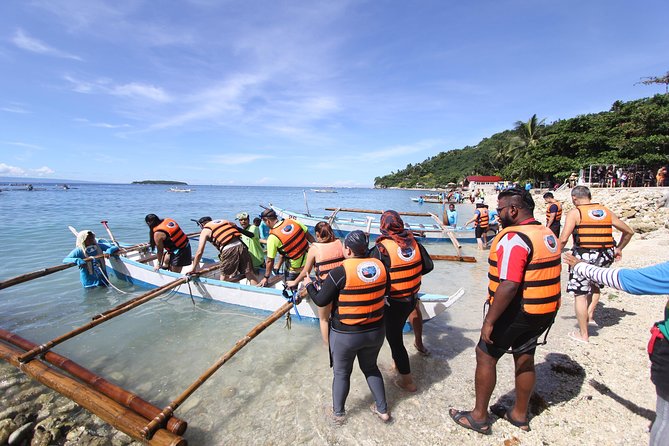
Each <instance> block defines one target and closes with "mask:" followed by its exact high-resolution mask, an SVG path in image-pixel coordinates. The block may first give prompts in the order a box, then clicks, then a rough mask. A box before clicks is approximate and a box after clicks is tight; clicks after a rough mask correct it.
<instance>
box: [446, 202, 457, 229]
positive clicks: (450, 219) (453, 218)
mask: <svg viewBox="0 0 669 446" xmlns="http://www.w3.org/2000/svg"><path fill="white" fill-rule="evenodd" d="M446 220H447V222H446V223H447V224H448V226H457V225H458V211H456V210H455V205H454V204H453V203H451V204H449V205H448V210H447V211H446Z"/></svg>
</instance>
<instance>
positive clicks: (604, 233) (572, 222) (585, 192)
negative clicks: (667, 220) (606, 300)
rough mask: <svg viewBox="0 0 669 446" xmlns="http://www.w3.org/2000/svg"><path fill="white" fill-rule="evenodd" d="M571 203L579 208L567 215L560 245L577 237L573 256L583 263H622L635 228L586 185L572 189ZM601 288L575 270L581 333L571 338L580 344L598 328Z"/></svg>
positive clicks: (572, 280)
mask: <svg viewBox="0 0 669 446" xmlns="http://www.w3.org/2000/svg"><path fill="white" fill-rule="evenodd" d="M571 200H572V202H573V203H574V206H576V208H575V209H572V210H571V211H569V213H567V218H566V219H565V223H564V231H563V232H562V235H561V236H560V246H561V247H564V246H565V245H566V244H567V242H568V241H569V237H571V236H572V235H573V236H574V237H573V238H574V243H573V246H572V254H573V255H574V256H576V257H577V258H578V259H579V260H583V261H585V262H587V263H590V264H591V265H596V266H601V267H605V268H606V267H609V266H611V264H612V263H613V261H614V260H620V258H621V257H622V252H623V248H625V246H627V244H628V243H629V242H630V240H631V239H632V235H634V231H633V230H632V228H630V227H629V226H627V225H626V224H625V223H624V222H622V221H621V220H620V219H619V218H618V217H617V216H616V215H615V214H614V213H613V212H611V210H610V209H608V208H607V207H606V206H602V205H601V204H598V203H592V201H591V200H592V195H591V194H590V189H588V188H587V187H586V186H576V187H574V188H573V189H572V190H571ZM613 228H616V229H617V230H619V231H620V232H622V235H621V236H620V240H619V241H618V243H616V241H615V240H614V239H613ZM599 287H600V285H599V284H598V283H597V282H593V281H591V280H589V279H587V278H585V277H582V276H580V275H579V274H578V273H575V272H574V271H571V272H570V274H569V283H568V284H567V292H569V293H571V294H573V295H574V309H575V312H576V319H577V321H578V329H579V331H578V332H571V333H569V337H570V338H572V339H574V340H576V341H579V342H588V339H589V335H588V325H595V326H596V325H597V323H596V322H595V320H594V315H595V308H596V307H597V303H598V302H599Z"/></svg>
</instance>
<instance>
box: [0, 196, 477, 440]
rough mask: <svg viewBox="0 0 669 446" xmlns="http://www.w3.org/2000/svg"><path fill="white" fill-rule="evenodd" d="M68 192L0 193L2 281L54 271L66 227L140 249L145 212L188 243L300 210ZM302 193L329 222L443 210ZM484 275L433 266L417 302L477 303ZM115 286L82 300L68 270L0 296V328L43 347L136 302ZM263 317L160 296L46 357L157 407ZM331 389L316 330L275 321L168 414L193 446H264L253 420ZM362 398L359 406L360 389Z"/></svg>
mask: <svg viewBox="0 0 669 446" xmlns="http://www.w3.org/2000/svg"><path fill="white" fill-rule="evenodd" d="M75 187H76V188H73V189H70V190H59V189H56V188H53V187H46V190H40V191H33V192H27V191H12V192H2V193H0V259H2V261H1V262H0V280H5V279H8V278H10V277H13V276H16V275H19V274H22V273H25V272H28V271H33V270H36V269H40V268H44V267H47V266H53V265H57V264H60V262H61V260H62V258H63V257H64V256H65V255H66V254H67V253H69V251H70V250H71V249H72V248H73V247H74V236H73V235H72V234H71V233H70V231H69V230H68V225H72V226H74V227H75V228H77V229H78V230H82V229H92V230H93V231H94V232H96V234H97V235H98V236H103V237H106V236H107V235H106V232H105V230H104V228H103V226H102V225H101V224H100V221H101V220H107V221H108V222H109V226H110V228H111V229H112V231H113V233H114V235H115V236H116V238H117V239H118V240H120V241H122V242H127V243H139V242H145V241H147V238H148V228H147V226H146V225H145V224H144V216H145V215H146V214H147V213H155V214H157V215H158V216H160V217H171V218H174V219H175V220H177V221H178V222H179V223H180V224H181V225H182V226H183V227H184V229H185V230H186V231H187V232H194V231H196V230H197V229H198V228H197V226H196V225H195V223H193V222H191V221H190V219H197V218H200V217H202V216H204V215H209V216H211V217H213V218H225V219H230V220H232V219H233V218H234V216H235V214H236V213H238V212H240V211H246V212H249V213H250V214H251V215H252V216H255V215H257V214H259V213H260V211H261V210H262V209H261V208H260V207H259V204H267V203H268V202H271V203H273V204H276V205H277V206H280V207H282V208H286V209H291V210H296V211H304V210H305V199H304V194H303V189H301V188H277V187H228V186H191V188H193V189H194V191H193V192H192V193H170V192H167V189H168V186H157V185H90V184H82V185H76V186H75ZM306 193H307V198H308V206H309V209H310V211H311V213H312V214H314V215H326V214H328V212H326V211H325V210H324V208H326V207H355V208H366V209H392V208H394V209H397V210H403V211H414V212H426V211H431V212H436V213H439V212H440V209H441V206H439V205H430V204H423V205H419V204H417V203H414V202H412V201H411V200H410V197H412V196H416V195H418V192H416V191H401V190H373V189H338V193H337V194H318V193H313V192H312V191H310V190H307V192H306ZM458 209H459V213H460V224H462V223H464V222H465V221H466V219H467V218H469V217H470V216H471V215H472V210H471V206H460V207H459V208H458ZM428 250H429V251H430V252H432V253H453V252H454V251H453V250H452V247H451V246H448V245H447V244H443V243H442V244H439V245H435V246H433V247H430V246H429V245H428ZM468 250H469V251H468V252H465V254H466V255H477V254H476V253H475V252H473V247H468ZM479 257H480V256H479ZM445 263H448V265H445ZM482 265H483V264H482V262H479V263H478V264H474V265H472V264H457V263H452V262H441V264H439V265H438V267H437V269H435V272H434V273H432V274H430V275H429V276H427V277H426V280H425V285H424V291H426V292H434V293H441V294H449V293H451V292H453V291H455V290H456V289H457V288H459V287H460V286H465V287H466V288H467V290H468V292H471V291H472V290H474V291H476V292H481V293H482V289H481V290H478V288H482V287H483V285H481V284H478V285H476V284H474V285H473V288H472V284H471V283H470V282H471V280H470V278H471V277H472V274H477V275H478V274H481V273H482V271H483V270H482V268H484V267H483V266H482ZM115 283H116V284H117V286H119V287H120V288H121V289H122V290H123V291H125V292H126V293H129V294H120V293H118V292H116V291H114V290H111V289H96V290H91V291H85V290H83V289H82V288H81V286H80V284H79V281H78V271H76V268H71V269H69V270H66V271H63V272H58V273H55V274H53V275H50V276H47V277H44V278H40V279H35V280H33V281H30V282H27V283H24V284H21V285H17V286H14V287H11V288H8V289H5V290H2V291H0V328H2V329H5V330H9V331H13V332H15V333H18V334H20V335H21V336H23V337H25V338H27V339H29V340H31V341H33V342H36V343H42V342H45V341H48V340H49V339H51V338H54V337H56V336H58V335H60V334H63V333H65V332H67V331H69V330H71V329H72V328H74V327H77V326H79V325H82V324H84V323H86V322H87V321H88V320H90V317H91V316H92V315H94V314H97V313H99V312H101V311H104V310H106V309H108V308H110V307H112V306H114V305H117V304H119V303H121V302H123V301H125V300H127V299H129V298H130V297H133V295H137V294H139V293H141V292H143V291H144V290H141V289H135V288H133V287H132V286H130V285H128V284H124V283H119V282H115ZM479 285H480V286H479ZM447 313H450V311H449V312H447ZM263 316H264V315H263V314H258V313H254V312H243V311H242V310H240V309H238V308H230V307H226V306H223V305H221V304H217V303H211V302H204V301H195V302H191V301H190V299H184V298H180V297H174V296H170V295H166V296H163V297H161V298H158V299H156V300H154V301H152V302H150V303H147V304H145V305H143V306H140V307H139V308H137V309H135V310H133V311H131V312H129V313H127V314H125V315H123V316H121V317H118V318H116V319H114V320H113V321H110V322H107V323H105V324H102V325H100V326H99V327H96V328H95V329H93V330H91V331H90V332H88V333H86V334H84V335H81V336H79V337H76V338H74V339H72V340H70V341H67V342H65V343H64V344H62V345H60V346H58V347H57V348H56V349H55V351H57V352H58V353H61V354H64V355H66V356H68V357H71V358H72V359H73V360H75V361H77V362H79V363H80V364H82V365H84V366H86V367H88V368H90V369H92V370H93V371H95V372H97V373H99V374H101V375H103V376H105V377H108V378H111V380H112V381H114V382H116V383H118V384H120V385H122V386H124V387H126V388H128V389H129V390H131V391H134V392H137V393H139V394H140V395H141V396H143V397H144V398H145V399H147V400H149V401H151V402H153V403H154V404H156V405H158V406H164V405H166V404H167V403H169V402H170V401H171V400H172V399H174V398H175V397H176V396H177V395H178V394H180V393H181V392H182V391H183V390H184V389H185V388H186V387H188V385H189V384H190V383H191V382H192V381H194V380H195V379H196V378H197V377H198V376H199V375H200V374H201V373H202V372H203V371H204V370H205V369H206V368H207V367H208V366H209V365H210V364H211V363H213V362H214V361H215V360H216V359H217V358H218V357H219V356H220V355H222V354H223V353H224V352H226V351H227V350H229V349H230V348H231V347H232V346H233V345H234V343H235V342H236V341H237V340H238V339H239V338H241V337H243V336H244V335H245V334H246V333H247V332H248V330H250V329H251V328H252V327H253V326H254V325H255V324H257V323H258V322H259V321H260V320H261V319H262V318H263ZM448 318H449V315H448V314H442V315H441V316H440V317H439V318H437V319H439V320H438V321H435V322H434V324H435V326H437V325H439V324H446V323H447V321H448ZM430 324H432V322H430ZM426 330H428V328H426ZM386 354H387V353H386ZM3 367H6V365H3ZM312 374H313V376H310V375H312ZM295 376H303V377H304V376H307V377H309V379H308V385H301V384H296V383H295V381H294V377H295ZM358 378H359V377H358ZM330 380H331V372H330V370H329V369H328V368H327V350H324V349H323V347H322V346H321V342H320V338H319V333H318V330H317V328H316V326H315V325H314V324H306V323H303V324H300V323H294V324H293V328H292V330H290V331H288V330H286V329H284V328H283V322H277V323H276V324H274V325H273V326H271V327H270V328H269V329H268V330H267V331H266V333H263V334H261V335H260V336H259V337H258V338H256V339H255V340H254V341H253V342H252V343H251V344H250V345H249V346H248V347H246V348H245V349H244V350H243V351H242V352H240V353H239V354H238V355H237V356H236V357H235V359H234V360H232V361H231V362H230V363H229V364H226V365H225V366H224V367H223V369H222V370H220V371H219V372H218V373H217V374H216V375H214V377H213V378H212V379H211V380H210V381H208V382H207V384H205V385H204V386H203V388H201V389H200V390H199V391H198V392H196V393H195V394H194V395H193V396H192V397H191V399H189V400H188V401H187V402H186V404H185V405H184V406H182V407H181V408H180V409H179V410H178V411H177V414H178V415H179V416H181V417H182V418H184V419H186V420H188V421H189V422H190V426H191V427H190V428H189V431H188V432H187V435H186V437H187V438H188V439H190V440H191V444H220V443H222V442H228V441H230V440H239V441H242V442H243V443H246V444H250V443H256V442H259V443H264V442H263V441H261V438H262V437H261V438H260V439H259V438H258V437H257V435H258V434H257V433H254V432H255V431H256V430H257V427H258V423H260V420H258V419H255V418H253V417H252V416H251V414H253V413H259V412H263V413H264V411H267V410H271V411H272V413H273V414H274V413H278V412H280V411H281V410H282V408H285V407H287V406H290V407H291V408H292V407H293V405H298V406H299V405H302V406H304V405H306V406H307V407H310V406H313V405H314V404H315V403H314V401H318V403H317V405H322V404H325V405H327V404H328V403H329V396H330V395H329V385H330ZM362 385H363V386H364V384H362ZM362 393H363V395H362V396H365V397H366V396H367V395H366V390H365V389H364V388H363V389H362ZM362 396H361V397H362ZM273 416H275V415H273ZM277 421H280V420H277ZM318 423H320V419H314V420H311V421H310V420H306V421H305V422H304V423H298V424H297V425H295V426H292V427H291V428H290V429H291V430H290V431H289V432H287V433H286V434H285V435H287V437H285V440H288V439H291V441H292V440H294V441H296V442H300V441H306V442H309V441H313V440H314V437H313V436H314V435H317V434H316V433H314V429H315V428H314V426H311V428H310V424H313V425H317V424H318ZM233 425H234V426H235V428H234V430H231V426H233ZM267 435H269V434H267ZM285 442H286V441H278V443H285Z"/></svg>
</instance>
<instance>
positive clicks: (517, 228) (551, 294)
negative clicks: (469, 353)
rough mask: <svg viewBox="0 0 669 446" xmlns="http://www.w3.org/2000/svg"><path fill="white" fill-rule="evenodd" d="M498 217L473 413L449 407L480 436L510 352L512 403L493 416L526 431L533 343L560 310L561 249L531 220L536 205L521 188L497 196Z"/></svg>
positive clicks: (532, 376)
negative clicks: (501, 366) (500, 367)
mask: <svg viewBox="0 0 669 446" xmlns="http://www.w3.org/2000/svg"><path fill="white" fill-rule="evenodd" d="M497 200H498V206H499V207H498V208H497V213H498V214H499V216H500V219H501V220H502V225H503V226H504V230H502V232H500V233H499V234H498V235H497V236H496V237H495V239H494V240H493V242H492V246H491V248H490V254H489V259H488V263H489V264H490V267H489V271H488V277H489V278H490V282H489V284H488V292H489V295H488V299H487V300H486V304H485V305H484V309H486V308H487V311H484V314H485V315H484V319H483V326H482V327H481V337H480V339H479V342H478V344H477V346H476V372H475V379H474V388H475V393H476V402H475V404H474V409H473V410H472V411H464V410H457V409H454V408H451V409H450V410H449V415H450V416H451V418H453V420H454V421H455V422H456V423H457V424H458V425H459V426H462V427H464V428H467V429H472V430H474V431H476V432H479V433H481V434H485V435H490V434H491V432H492V428H491V424H490V419H489V417H488V404H489V403H490V397H491V395H492V392H493V390H494V389H495V384H496V380H497V362H498V361H499V359H500V358H501V357H502V356H503V355H504V354H505V353H511V354H513V361H514V366H515V377H516V379H515V390H516V401H515V402H514V404H513V407H511V408H506V407H504V406H501V405H495V406H492V407H491V408H490V410H491V412H493V413H494V414H495V415H497V416H498V417H500V418H504V419H505V420H507V421H508V422H509V423H511V424H513V425H514V426H516V427H518V428H520V429H522V430H524V431H529V430H530V424H529V420H528V405H529V402H530V396H531V395H532V391H533V389H534V384H535V382H536V373H535V370H534V353H535V350H536V346H537V339H538V338H539V336H541V334H542V333H544V332H545V331H546V330H548V329H549V328H550V326H551V325H552V324H553V321H554V320H555V316H556V314H557V311H558V308H559V307H560V298H561V289H560V273H561V263H560V249H559V248H560V246H559V243H558V240H557V237H555V234H553V233H552V232H551V231H550V229H548V228H546V227H545V226H543V225H542V224H541V223H539V222H538V221H536V220H535V219H534V217H533V212H534V201H533V200H532V197H531V196H530V194H529V193H528V192H527V191H525V190H522V189H520V188H512V189H508V190H506V191H503V192H500V194H499V195H498V198H497Z"/></svg>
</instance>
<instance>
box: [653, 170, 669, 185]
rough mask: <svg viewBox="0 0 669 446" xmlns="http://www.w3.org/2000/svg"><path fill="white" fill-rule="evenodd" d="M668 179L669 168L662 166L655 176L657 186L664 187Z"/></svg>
mask: <svg viewBox="0 0 669 446" xmlns="http://www.w3.org/2000/svg"><path fill="white" fill-rule="evenodd" d="M666 178H667V167H666V166H662V167H660V168H659V169H657V175H655V181H656V183H655V185H656V186H657V187H664V185H665V184H664V183H665V181H666Z"/></svg>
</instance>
